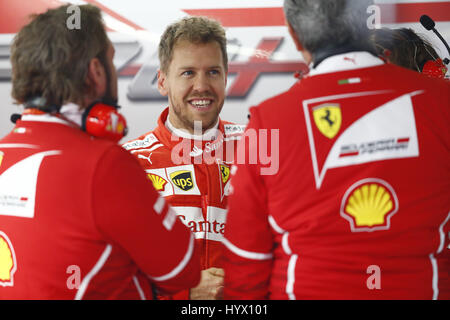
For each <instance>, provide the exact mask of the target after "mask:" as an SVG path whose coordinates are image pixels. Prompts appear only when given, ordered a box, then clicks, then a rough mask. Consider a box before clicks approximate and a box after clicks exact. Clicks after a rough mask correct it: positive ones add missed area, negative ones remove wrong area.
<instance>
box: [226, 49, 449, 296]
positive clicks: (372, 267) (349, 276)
mask: <svg viewBox="0 0 450 320" xmlns="http://www.w3.org/2000/svg"><path fill="white" fill-rule="evenodd" d="M449 123H450V86H449V84H448V83H447V82H445V81H442V80H436V79H429V78H426V77H425V76H423V75H421V74H419V73H417V72H413V71H409V70H406V69H403V68H400V67H397V66H394V65H389V64H384V63H382V61H381V60H380V59H378V58H376V57H374V56H372V55H370V54H369V53H365V52H353V53H347V54H342V55H336V56H332V57H329V58H328V59H326V60H324V61H323V62H322V63H321V64H319V65H318V66H317V68H315V69H313V70H312V71H311V73H310V75H308V76H307V77H305V78H304V79H302V80H301V81H299V82H298V83H296V84H295V85H294V86H293V87H292V88H291V89H290V90H288V91H287V92H285V93H283V94H280V95H278V96H276V97H274V98H271V99H269V100H267V101H265V102H263V103H262V104H260V105H259V106H258V107H256V108H252V109H251V120H250V123H249V126H248V128H247V132H248V131H252V130H258V129H268V130H279V137H280V139H279V171H278V173H277V174H275V175H261V174H260V172H261V169H262V168H264V165H263V164H256V165H248V164H247V165H243V164H238V165H237V173H236V176H233V178H232V185H233V193H232V196H231V197H230V207H229V213H228V218H227V230H226V232H225V240H224V243H225V245H226V247H227V249H228V250H227V251H226V253H225V254H226V259H225V299H265V298H270V299H450V250H449V244H450V240H449V231H450V223H449V219H450V197H449V195H450V130H449V128H450V127H449ZM272 132H273V131H272ZM257 133H258V131H257ZM260 138H261V137H260ZM245 140H247V139H246V138H245ZM268 140H269V142H270V139H268ZM242 141H244V136H243V138H242ZM268 149H270V147H268ZM245 150H246V152H247V153H251V152H254V148H251V147H249V146H248V145H247V146H246V148H245ZM272 156H273V155H272ZM233 170H234V169H233Z"/></svg>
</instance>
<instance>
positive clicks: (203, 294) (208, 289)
mask: <svg viewBox="0 0 450 320" xmlns="http://www.w3.org/2000/svg"><path fill="white" fill-rule="evenodd" d="M224 275H225V272H224V271H223V269H220V268H209V269H206V270H203V271H202V272H201V279H200V283H199V285H198V286H196V287H195V288H192V289H191V290H190V293H189V295H190V299H191V300H221V299H223V281H224Z"/></svg>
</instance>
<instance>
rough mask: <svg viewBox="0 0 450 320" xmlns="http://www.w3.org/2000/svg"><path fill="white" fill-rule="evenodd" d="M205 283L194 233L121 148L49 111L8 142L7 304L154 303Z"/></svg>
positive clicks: (1, 162)
mask: <svg viewBox="0 0 450 320" xmlns="http://www.w3.org/2000/svg"><path fill="white" fill-rule="evenodd" d="M199 279H200V265H199V256H198V252H197V249H196V247H195V242H194V237H193V235H192V233H191V232H190V231H189V229H188V228H186V227H185V226H184V225H183V224H182V223H181V222H180V221H179V220H178V219H177V218H176V215H175V213H174V211H173V210H172V209H170V207H169V206H168V205H167V203H166V202H165V200H164V199H163V198H160V197H158V195H157V193H156V192H155V190H154V189H153V187H152V185H151V183H149V181H148V179H147V178H146V176H145V174H144V172H143V171H142V169H141V167H140V166H139V164H138V162H137V161H136V160H135V159H134V158H133V157H131V156H130V154H128V153H127V152H126V151H125V150H123V149H122V148H121V147H120V146H118V145H115V144H113V143H112V142H109V141H105V140H99V139H95V138H93V137H90V136H89V135H88V134H86V133H84V132H82V131H81V130H79V129H78V128H75V127H73V126H71V125H70V124H68V123H67V122H66V121H64V120H62V119H60V118H57V117H54V116H49V115H46V114H43V115H23V116H22V120H19V121H18V122H17V124H16V126H15V128H14V129H13V131H12V132H11V133H10V134H9V135H7V136H6V137H5V138H3V139H1V140H0V299H151V298H152V288H151V286H156V287H157V288H158V289H159V290H162V291H164V290H165V291H167V292H175V291H178V290H181V289H185V288H189V287H192V286H195V285H196V284H197V283H198V281H199Z"/></svg>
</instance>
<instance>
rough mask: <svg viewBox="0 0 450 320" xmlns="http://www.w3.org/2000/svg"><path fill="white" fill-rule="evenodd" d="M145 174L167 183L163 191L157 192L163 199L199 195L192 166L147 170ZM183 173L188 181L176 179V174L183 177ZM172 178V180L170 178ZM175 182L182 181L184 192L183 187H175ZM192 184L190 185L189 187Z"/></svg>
mask: <svg viewBox="0 0 450 320" xmlns="http://www.w3.org/2000/svg"><path fill="white" fill-rule="evenodd" d="M145 171H146V172H147V173H151V174H154V175H157V176H159V177H161V178H163V179H164V180H165V181H166V182H167V183H166V184H165V185H164V189H163V190H159V193H160V195H161V196H163V197H167V196H171V195H174V194H177V195H200V189H199V188H198V185H197V180H196V177H195V170H194V165H192V164H190V165H183V166H175V167H169V168H160V169H147V170H145ZM183 172H185V174H184V175H185V176H189V178H188V179H184V178H181V179H177V178H176V177H177V176H178V175H177V173H178V174H181V175H183ZM187 172H189V173H187ZM171 176H173V178H174V179H172V178H171ZM189 179H190V180H189ZM176 181H178V182H179V181H182V183H184V185H185V187H186V186H187V187H186V190H183V188H182V186H183V185H181V186H180V185H177V184H176ZM191 183H192V185H190V184H191Z"/></svg>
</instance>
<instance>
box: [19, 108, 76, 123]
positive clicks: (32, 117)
mask: <svg viewBox="0 0 450 320" xmlns="http://www.w3.org/2000/svg"><path fill="white" fill-rule="evenodd" d="M59 113H60V114H61V115H62V116H63V117H64V118H65V119H67V120H69V121H71V122H74V123H76V124H77V125H78V126H80V127H81V123H82V115H83V110H80V107H79V106H78V105H76V104H74V103H68V104H65V105H63V106H62V107H61V110H60V112H59ZM64 118H61V117H56V116H54V115H51V114H50V113H44V114H24V115H22V117H21V120H22V121H39V122H54V123H62V124H68V121H67V120H65V119H64Z"/></svg>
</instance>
